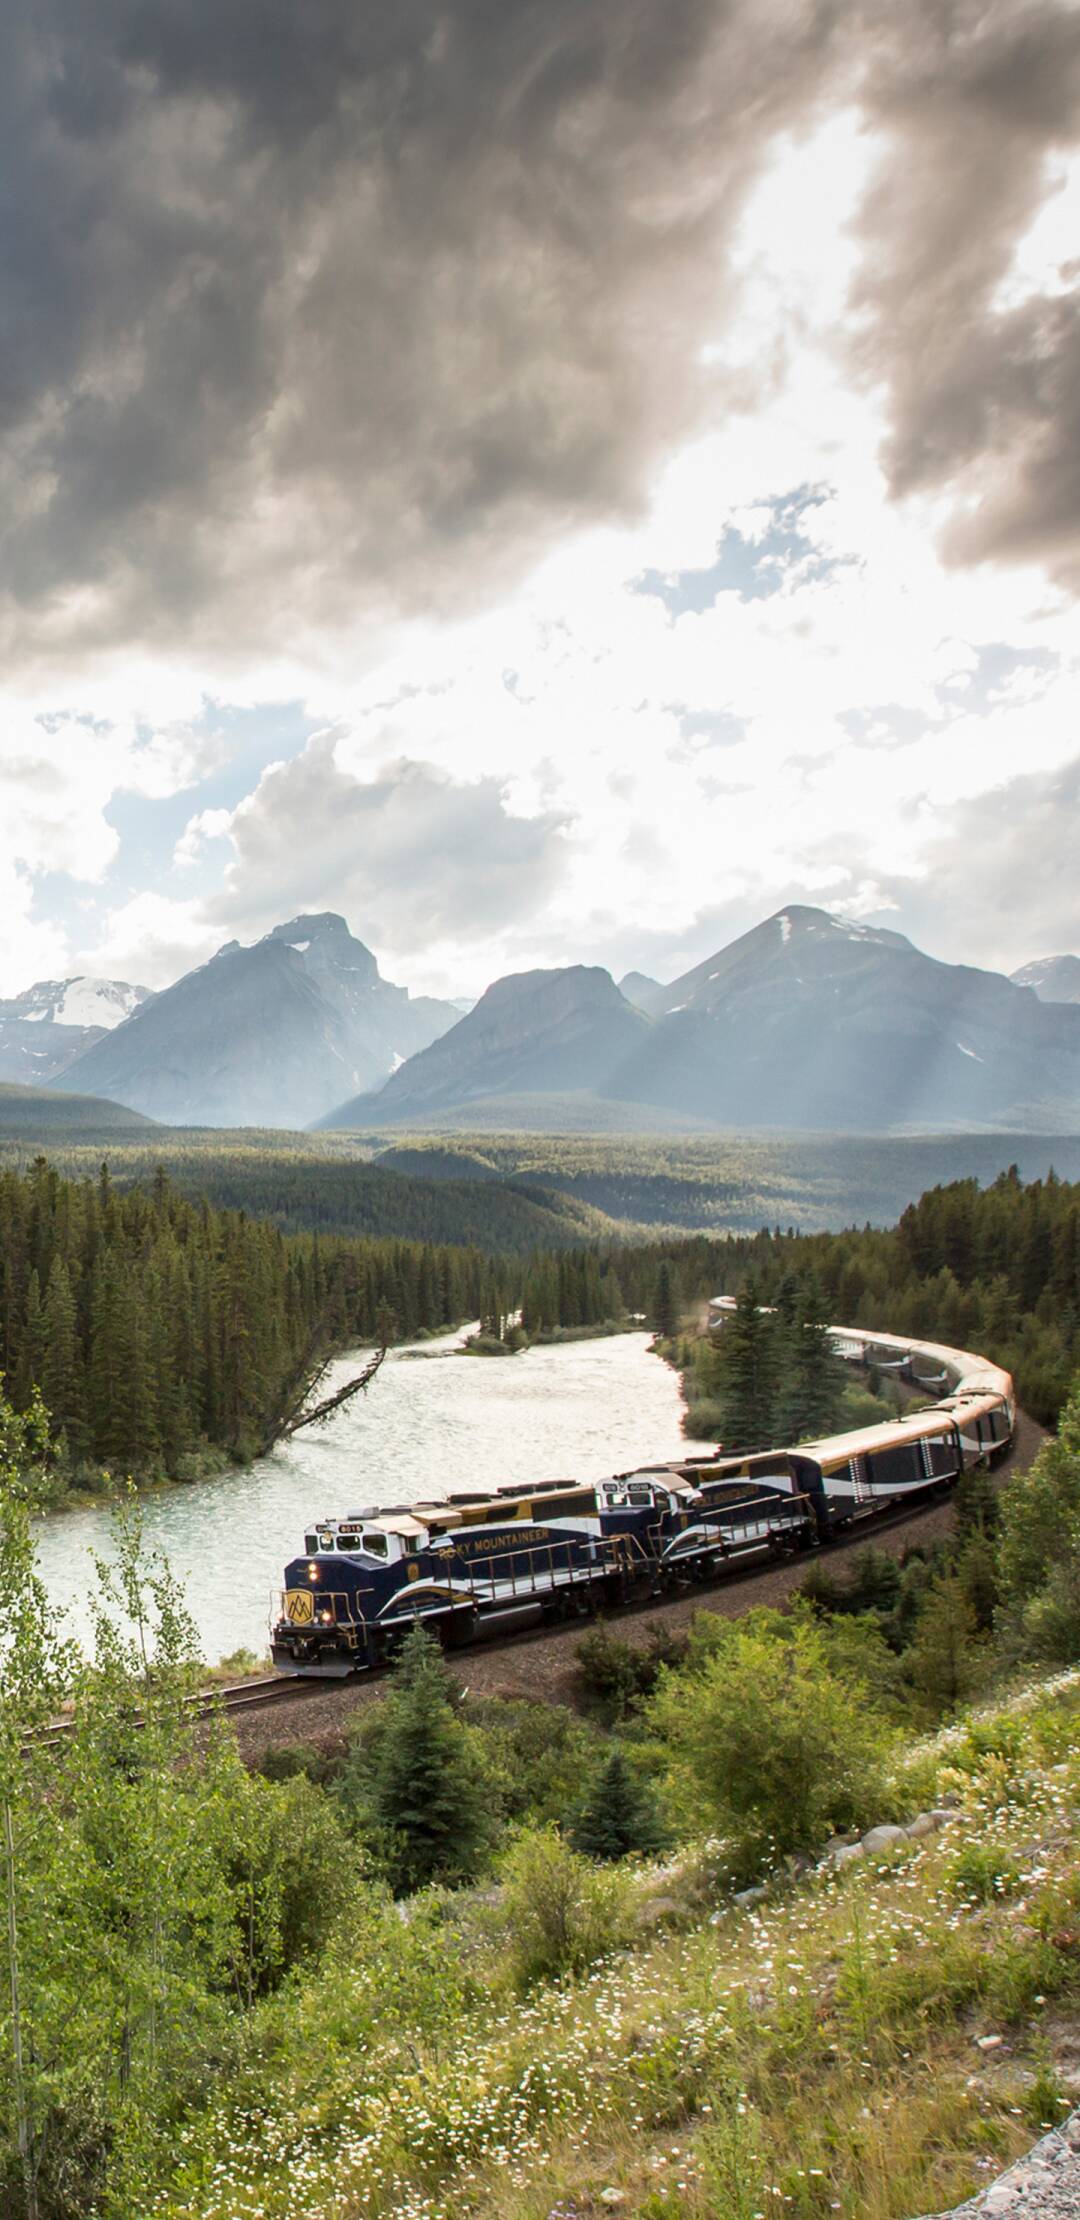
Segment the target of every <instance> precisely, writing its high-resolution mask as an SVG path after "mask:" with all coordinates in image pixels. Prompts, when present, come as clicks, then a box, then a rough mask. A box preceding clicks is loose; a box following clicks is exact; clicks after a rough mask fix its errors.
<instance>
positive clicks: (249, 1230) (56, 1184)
mask: <svg viewBox="0 0 1080 2220" xmlns="http://www.w3.org/2000/svg"><path fill="white" fill-rule="evenodd" d="M0 1255H2V1259H3V1264H2V1277H0V1372H2V1373H3V1374H4V1376H5V1378H6V1381H7V1384H8V1389H9V1392H10V1393H11V1395H12V1398H13V1400H14V1403H15V1405H16V1408H18V1409H25V1408H27V1407H28V1405H29V1403H30V1400H31V1396H32V1392H33V1389H34V1387H35V1386H36V1387H39V1388H40V1390H41V1393H42V1395H43V1396H44V1399H45V1402H46V1404H47V1407H48V1409H49V1412H50V1414H51V1419H52V1425H53V1431H54V1434H55V1436H57V1437H58V1439H59V1441H60V1444H61V1462H62V1463H63V1464H64V1465H65V1466H66V1467H67V1468H68V1469H69V1470H75V1471H76V1472H77V1471H78V1468H79V1467H80V1465H81V1464H83V1463H84V1462H85V1461H88V1460H93V1461H95V1462H101V1463H104V1464H106V1465H110V1466H112V1467H113V1468H114V1469H119V1470H122V1471H127V1470H129V1469H130V1470H134V1471H136V1472H147V1471H151V1470H159V1471H165V1472H168V1473H173V1474H181V1475H182V1474H184V1473H185V1471H188V1470H190V1469H191V1467H190V1460H191V1459H192V1457H197V1454H198V1452H199V1451H200V1449H201V1448H203V1447H204V1446H205V1445H207V1444H209V1445H210V1446H211V1447H212V1448H214V1449H217V1450H221V1451H226V1452H227V1453H228V1454H229V1455H230V1456H240V1457H243V1456H246V1455H250V1454H252V1453H253V1452H254V1451H256V1450H257V1449H258V1448H259V1447H260V1446H262V1445H263V1444H264V1443H265V1441H266V1440H267V1438H268V1436H271V1435H272V1434H273V1432H274V1429H275V1415H276V1413H277V1412H278V1411H279V1409H280V1408H281V1406H282V1402H283V1399H284V1398H286V1397H287V1395H288V1393H289V1391H290V1387H291V1386H292V1385H294V1384H295V1381H296V1379H297V1376H298V1374H299V1375H300V1376H301V1377H302V1376H303V1374H304V1371H305V1368H307V1369H310V1370H311V1371H314V1369H315V1367H316V1366H317V1364H318V1362H319V1361H320V1360H321V1358H322V1357H323V1356H325V1354H326V1353H327V1352H328V1351H329V1350H332V1349H333V1348H335V1347H341V1346H344V1345H345V1344H347V1343H348V1342H350V1341H361V1340H367V1341H371V1340H373V1339H374V1338H375V1337H376V1336H378V1335H381V1334H383V1333H385V1334H386V1335H388V1336H389V1337H391V1338H394V1337H398V1336H401V1335H406V1334H411V1333H414V1332H416V1331H417V1329H418V1328H421V1327H428V1328H430V1327H437V1326H440V1325H444V1324H448V1323H450V1322H451V1321H453V1320H456V1319H459V1318H463V1317H468V1316H471V1315H472V1314H473V1313H474V1312H476V1311H477V1310H478V1309H479V1308H480V1306H481V1302H482V1299H483V1294H484V1286H485V1266H484V1261H483V1259H482V1258H481V1256H480V1255H479V1253H478V1252H477V1251H475V1250H470V1249H465V1248H462V1247H457V1246H455V1247H452V1248H451V1247H433V1246H431V1245H424V1244H421V1243H419V1242H410V1241H359V1240H354V1241H350V1242H343V1241H335V1240H328V1241H323V1240H320V1239H319V1238H318V1236H316V1235H309V1234H304V1235H294V1236H290V1237H286V1236H283V1235H282V1233H281V1232H280V1231H279V1230H278V1228H277V1227H276V1226H274V1225H272V1224H270V1223H267V1222H260V1221H258V1220H255V1219H251V1218H248V1217H247V1216H246V1215H245V1214H244V1213H243V1212H241V1211H223V1210H215V1209H212V1208H211V1207H210V1206H209V1205H208V1204H206V1203H202V1204H199V1205H196V1204H194V1203H191V1202H188V1201H186V1200H185V1199H184V1198H183V1197H181V1196H179V1195H177V1194H176V1192H175V1191H174V1189H173V1188H172V1187H171V1186H170V1184H169V1182H168V1180H167V1179H166V1178H165V1176H164V1175H163V1174H159V1175H158V1176H157V1177H156V1178H155V1179H154V1180H153V1181H152V1182H151V1184H150V1185H149V1187H147V1188H138V1189H134V1190H132V1191H130V1192H127V1193H121V1192H119V1191H118V1190H117V1188H116V1187H115V1186H114V1184H113V1182H112V1180H111V1178H110V1177H109V1174H108V1172H107V1171H106V1170H103V1171H102V1173H101V1175H100V1176H99V1178H98V1179H97V1180H96V1181H93V1182H91V1181H88V1180H87V1181H82V1182H80V1183H78V1184H75V1183H74V1182H72V1181H70V1180H64V1179H62V1178H61V1177H60V1176H59V1174H58V1173H57V1172H56V1170H55V1169H54V1168H53V1167H52V1166H51V1165H50V1164H49V1163H48V1162H47V1161H46V1159H45V1158H43V1157H42V1158H39V1159H38V1161H37V1162H36V1163H35V1164H34V1165H33V1166H32V1167H31V1168H30V1170H29V1171H27V1172H25V1173H16V1172H10V1171H9V1172H0Z"/></svg>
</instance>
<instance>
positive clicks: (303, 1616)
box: [285, 1588, 315, 1626]
mask: <svg viewBox="0 0 1080 2220" xmlns="http://www.w3.org/2000/svg"><path fill="white" fill-rule="evenodd" d="M285 1616H286V1618H287V1619H288V1620H289V1623H290V1625H292V1626H310V1625H311V1622H312V1620H313V1618H314V1617H315V1603H314V1599H313V1598H312V1597H311V1596H310V1595H309V1594H308V1591H307V1589H306V1588H289V1589H288V1590H287V1592H286V1596H285Z"/></svg>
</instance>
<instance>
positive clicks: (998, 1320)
mask: <svg viewBox="0 0 1080 2220" xmlns="http://www.w3.org/2000/svg"><path fill="white" fill-rule="evenodd" d="M597 1261H598V1266H599V1269H600V1271H601V1272H604V1271H605V1270H611V1271H613V1272H614V1273H616V1274H617V1276H618V1280H619V1284H620V1286H621V1288H622V1291H623V1294H624V1297H625V1300H626V1302H627V1305H628V1307H629V1308H630V1309H631V1310H640V1311H645V1312H646V1313H647V1315H648V1317H649V1319H650V1322H651V1323H652V1324H653V1325H654V1326H655V1328H656V1330H657V1331H658V1332H660V1333H662V1334H664V1336H665V1337H667V1338H671V1337H673V1336H675V1335H677V1334H678V1333H679V1332H680V1330H684V1329H685V1328H686V1327H687V1325H688V1324H691V1325H694V1326H700V1323H701V1316H702V1306H703V1302H704V1299H705V1298H706V1297H707V1296H709V1295H714V1294H720V1293H727V1294H736V1293H738V1291H739V1290H740V1288H742V1287H743V1286H744V1285H745V1284H746V1282H747V1281H750V1282H751V1283H752V1285H753V1287H754V1289H755V1291H756V1294H757V1299H758V1300H759V1301H760V1302H761V1303H763V1304H775V1303H777V1302H779V1301H780V1300H781V1297H783V1298H784V1300H785V1301H787V1300H788V1297H789V1296H792V1297H794V1296H795V1295H797V1296H798V1299H800V1300H802V1299H803V1298H804V1297H805V1295H806V1292H807V1291H808V1290H809V1291H810V1292H811V1293H812V1298H813V1305H814V1308H815V1312H816V1315H817V1316H818V1317H819V1318H827V1319H829V1320H831V1321H832V1322H833V1323H836V1324H842V1325H862V1326H880V1327H881V1328H882V1329H883V1330H888V1331H890V1332H894V1333H899V1334H904V1333H910V1334H912V1335H917V1336H919V1337H920V1338H922V1339H924V1340H932V1341H942V1342H947V1343H950V1344H951V1345H952V1346H954V1347H956V1348H961V1349H974V1350H977V1351H978V1352H980V1353H981V1354H983V1355H985V1356H988V1357H990V1358H992V1359H993V1360H994V1362H995V1363H998V1364H1002V1365H1004V1366H1005V1367H1006V1368H1007V1369H1008V1370H1009V1371H1011V1372H1012V1373H1013V1374H1014V1376H1015V1379H1016V1382H1017V1389H1018V1393H1019V1397H1020V1401H1021V1403H1022V1404H1023V1406H1024V1408H1025V1409H1026V1410H1028V1411H1029V1412H1030V1413H1031V1415H1032V1417H1034V1418H1037V1419H1039V1420H1040V1422H1041V1423H1043V1424H1053V1422H1054V1420H1055V1419H1056V1417H1057V1415H1058V1412H1059V1411H1060V1409H1061V1406H1062V1404H1063V1402H1064V1400H1065V1397H1066V1394H1067V1393H1068V1389H1069V1383H1070V1381H1071V1380H1072V1378H1073V1377H1074V1375H1075V1373H1076V1371H1077V1368H1078V1366H1080V1186H1078V1185H1071V1184H1069V1183H1067V1182H1066V1181H1064V1180H1060V1179H1058V1178H1057V1177H1056V1176H1055V1175H1054V1174H1053V1173H1051V1174H1050V1175H1049V1176H1048V1177H1047V1178H1046V1179H1037V1180H1032V1181H1030V1182H1029V1183H1028V1184H1026V1185H1025V1184H1024V1182H1023V1181H1022V1180H1021V1178H1020V1176H1019V1173H1018V1171H1017V1169H1016V1167H1015V1166H1012V1167H1011V1168H1010V1169H1009V1170H1008V1171H1005V1172H1003V1173H1002V1174H1001V1175H1000V1176H999V1178H997V1179H996V1180H994V1182H993V1183H992V1185H991V1186H989V1187H987V1188H980V1186H979V1184H978V1181H977V1180H974V1179H962V1180H954V1181H953V1182H952V1183H951V1184H950V1185H949V1186H946V1187H935V1188H932V1189H931V1190H930V1191H929V1192H928V1193H927V1194H925V1195H923V1196H921V1197H920V1199H919V1201H918V1202H917V1203H913V1204H911V1205H910V1206H909V1208H908V1209H907V1210H905V1211H904V1212H903V1213H902V1215H901V1218H900V1221H899V1223H898V1225H896V1226H894V1227H889V1228H883V1229H879V1228H874V1227H870V1226H866V1227H863V1228H861V1229H860V1228H857V1227H853V1228H851V1229H849V1230H848V1231H846V1232H843V1233H813V1234H805V1233H799V1232H797V1231H796V1230H795V1229H794V1228H790V1227H789V1228H787V1229H784V1228H783V1227H780V1226H776V1227H774V1228H773V1229H772V1230H771V1231H770V1230H768V1229H764V1230H763V1231H761V1232H759V1233H756V1234H754V1235H750V1236H745V1237H735V1238H731V1239H728V1240H725V1241H709V1240H706V1239H703V1238H702V1237H700V1236H698V1237H693V1238H690V1239H688V1240H685V1241H677V1240H671V1239H665V1240H662V1241H653V1242H645V1243H641V1244H635V1245H627V1246H614V1247H607V1248H605V1247H604V1246H603V1245H601V1247H600V1250H599V1253H598V1259H597ZM785 1290H786V1291H787V1294H785ZM710 1348H711V1344H710V1343H709V1341H708V1340H707V1339H706V1340H704V1341H702V1343H701V1350H700V1361H701V1364H702V1366H703V1368H704V1376H705V1380H704V1384H703V1387H702V1392H703V1393H704V1394H708V1393H711V1392H712V1389H711V1386H710V1385H709V1384H708V1374H709V1367H710V1365H711V1363H712V1357H711V1355H710Z"/></svg>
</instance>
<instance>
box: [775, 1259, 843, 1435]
mask: <svg viewBox="0 0 1080 2220" xmlns="http://www.w3.org/2000/svg"><path fill="white" fill-rule="evenodd" d="M778 1311H779V1321H780V1323H779V1331H780V1334H781V1337H782V1348H781V1350H780V1352H779V1353H780V1360H781V1369H782V1380H781V1384H780V1390H779V1396H778V1401H777V1407H776V1419H775V1430H776V1432H777V1435H778V1438H779V1439H780V1440H782V1441H784V1442H786V1443H794V1442H799V1441H813V1440H815V1439H817V1438H819V1437H820V1436H821V1435H823V1434H828V1433H830V1432H831V1431H832V1429H833V1428H834V1426H835V1424H836V1419H837V1414H838V1411H839V1408H840V1400H841V1397H842V1395H843V1391H844V1367H843V1362H842V1360H841V1358H839V1357H838V1356H837V1355H836V1352H835V1350H834V1348H833V1344H832V1338H831V1335H830V1333H829V1327H828V1323H827V1311H826V1305H825V1302H824V1299H823V1296H822V1293H821V1289H820V1287H819V1286H818V1284H817V1281H816V1280H808V1281H807V1283H806V1285H805V1287H803V1288H802V1289H801V1290H796V1291H795V1292H794V1293H793V1295H792V1297H791V1299H790V1303H789V1306H788V1309H787V1315H786V1317H785V1309H784V1306H783V1304H780V1303H778Z"/></svg>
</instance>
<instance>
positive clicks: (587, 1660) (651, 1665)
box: [577, 1620, 686, 1721]
mask: <svg viewBox="0 0 1080 2220" xmlns="http://www.w3.org/2000/svg"><path fill="white" fill-rule="evenodd" d="M646 1634H647V1641H646V1646H645V1647H644V1648H641V1647H639V1646H638V1645H637V1644H636V1643H633V1642H623V1641H620V1640H619V1639H618V1638H617V1637H616V1636H615V1635H613V1634H611V1633H609V1631H608V1629H607V1627H606V1626H604V1625H603V1624H601V1625H599V1626H595V1627H592V1628H590V1631H589V1632H588V1634H585V1635H583V1636H582V1638H581V1641H580V1642H579V1643H578V1647H577V1670H578V1679H579V1681H580V1683H581V1689H582V1693H583V1695H584V1697H585V1699H586V1702H588V1703H591V1704H592V1705H593V1706H594V1707H595V1709H596V1710H597V1711H598V1712H599V1713H600V1715H601V1717H602V1718H605V1719H608V1720H612V1721H613V1720H616V1719H621V1718H623V1717H624V1716H625V1714H626V1713H627V1712H628V1711H633V1710H635V1709H636V1708H637V1706H638V1705H639V1704H640V1702H641V1699H642V1697H643V1696H647V1695H648V1694H649V1693H650V1691H651V1690H652V1689H653V1688H655V1686H656V1683H657V1681H658V1679H659V1677H660V1671H661V1668H662V1667H663V1666H665V1665H673V1664H675V1663H676V1662H678V1661H679V1660H681V1658H682V1657H683V1656H684V1655H685V1653H686V1644H685V1642H684V1641H682V1640H680V1638H679V1637H678V1636H677V1635H673V1634H672V1633H671V1631H670V1629H669V1628H667V1627H665V1626H663V1625H661V1624H660V1623H659V1622H658V1621H656V1620H654V1621H652V1622H651V1624H650V1625H649V1627H648V1628H647V1629H646Z"/></svg>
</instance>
